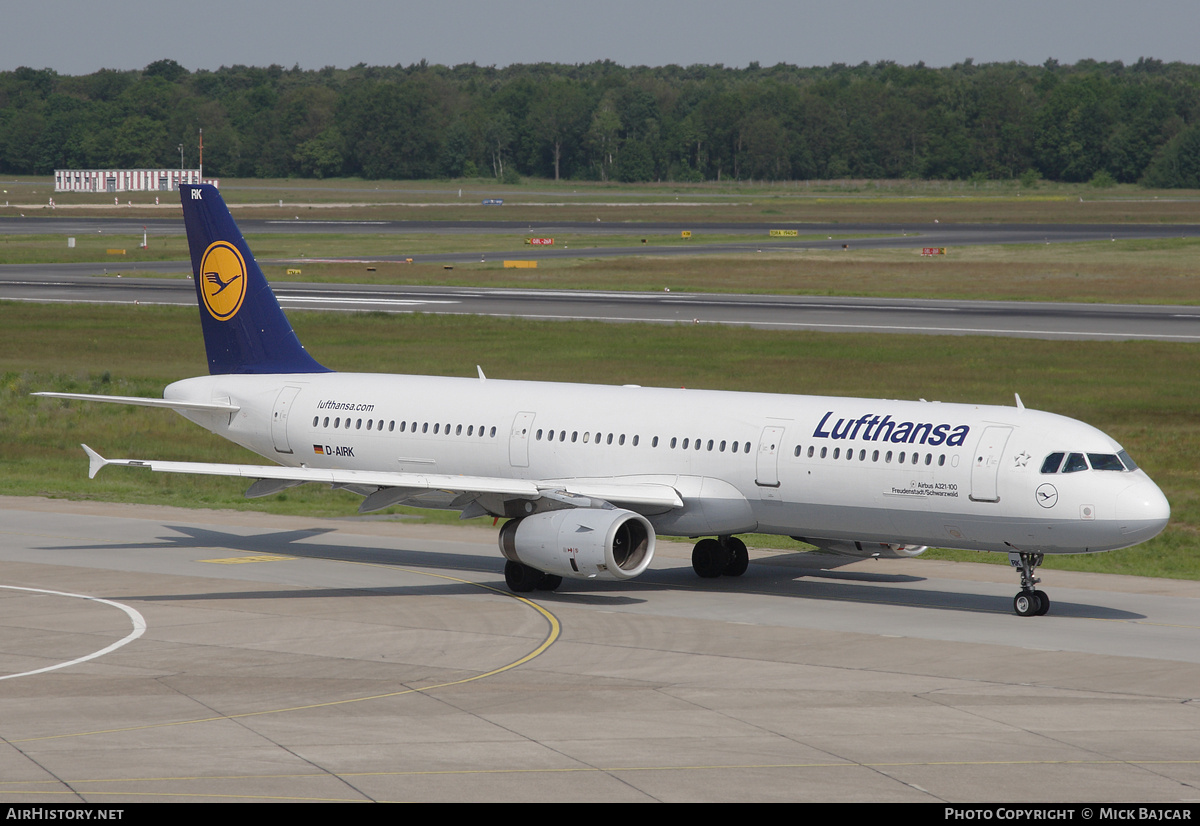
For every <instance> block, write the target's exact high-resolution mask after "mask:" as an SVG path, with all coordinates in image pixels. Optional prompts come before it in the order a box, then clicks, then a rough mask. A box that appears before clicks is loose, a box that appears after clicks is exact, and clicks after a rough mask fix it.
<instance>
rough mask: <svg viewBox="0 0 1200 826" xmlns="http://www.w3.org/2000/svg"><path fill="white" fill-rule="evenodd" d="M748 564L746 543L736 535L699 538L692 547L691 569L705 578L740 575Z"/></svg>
mask: <svg viewBox="0 0 1200 826" xmlns="http://www.w3.org/2000/svg"><path fill="white" fill-rule="evenodd" d="M749 565H750V554H749V552H748V551H747V550H746V543H745V542H743V541H742V540H740V539H738V538H737V537H736V536H722V537H719V538H717V539H701V540H700V541H699V542H697V543H696V546H695V547H694V548H692V570H694V571H695V572H696V574H697V575H698V576H702V577H704V578H705V579H713V578H715V577H719V576H741V575H742V574H744V573H746V568H747V567H748V566H749Z"/></svg>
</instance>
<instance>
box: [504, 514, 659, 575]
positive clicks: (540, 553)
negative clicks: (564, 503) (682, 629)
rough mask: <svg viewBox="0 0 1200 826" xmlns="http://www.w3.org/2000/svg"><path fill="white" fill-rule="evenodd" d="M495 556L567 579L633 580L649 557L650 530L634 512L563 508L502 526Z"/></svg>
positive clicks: (652, 546)
mask: <svg viewBox="0 0 1200 826" xmlns="http://www.w3.org/2000/svg"><path fill="white" fill-rule="evenodd" d="M500 553H502V554H504V557H505V559H508V560H511V561H512V562H520V563H522V564H523V565H528V566H529V567H531V568H536V569H537V570H539V571H544V572H545V573H548V574H557V575H558V576H564V577H568V578H570V579H633V578H634V577H635V576H637V575H638V574H640V573H642V572H643V571H645V570H646V568H647V567H649V565H650V560H651V559H652V558H653V557H654V529H653V528H652V527H651V526H650V522H649V520H647V519H646V517H644V516H642V515H641V514H638V513H634V512H633V511H627V510H620V509H612V510H610V509H596V508H568V509H566V510H557V511H550V512H548V513H537V514H534V515H532V516H526V517H524V518H523V519H514V520H512V521H510V522H506V523H505V524H504V527H503V528H501V529H500Z"/></svg>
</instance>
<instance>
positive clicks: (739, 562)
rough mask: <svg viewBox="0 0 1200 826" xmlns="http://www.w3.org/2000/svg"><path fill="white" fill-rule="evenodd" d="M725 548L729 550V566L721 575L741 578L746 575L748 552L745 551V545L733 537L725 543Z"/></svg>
mask: <svg viewBox="0 0 1200 826" xmlns="http://www.w3.org/2000/svg"><path fill="white" fill-rule="evenodd" d="M725 547H726V548H727V549H728V550H729V564H728V565H726V566H725V570H724V571H722V573H723V574H725V576H741V575H742V574H744V573H746V569H747V568H749V567H750V552H749V551H747V550H746V543H745V542H743V541H742V540H740V539H738V538H737V537H736V536H735V537H733V538H731V539H730V540H729V541H728V542H726V543H725Z"/></svg>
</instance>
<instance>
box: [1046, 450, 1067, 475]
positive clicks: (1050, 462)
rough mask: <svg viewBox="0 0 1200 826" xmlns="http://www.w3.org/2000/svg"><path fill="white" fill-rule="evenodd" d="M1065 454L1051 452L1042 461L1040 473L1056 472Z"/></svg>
mask: <svg viewBox="0 0 1200 826" xmlns="http://www.w3.org/2000/svg"><path fill="white" fill-rule="evenodd" d="M1066 455H1067V454H1065V453H1051V454H1050V455H1049V456H1047V457H1046V461H1044V462H1042V473H1058V469H1059V467H1060V466H1061V465H1062V460H1063V457H1064V456H1066Z"/></svg>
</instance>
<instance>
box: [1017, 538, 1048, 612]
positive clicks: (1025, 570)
mask: <svg viewBox="0 0 1200 826" xmlns="http://www.w3.org/2000/svg"><path fill="white" fill-rule="evenodd" d="M1042 558H1043V557H1042V555H1041V554H1040V553H1036V552H1033V551H1011V552H1009V554H1008V564H1009V565H1012V566H1013V567H1014V568H1016V569H1017V571H1018V572H1020V574H1021V593H1019V594H1017V595H1016V596H1015V597H1013V610H1014V611H1016V612H1017V616H1020V617H1040V616H1042V615H1043V614H1045V613H1046V612H1047V611H1049V610H1050V597H1048V596H1046V592H1045V591H1038V590H1036V588H1035V587H1034V586H1036V585H1037V584H1038V583H1039V582H1041V580H1040V579H1039V578H1038V577H1037V575H1036V574H1035V571H1037V568H1038V566H1039V565H1041V564H1042Z"/></svg>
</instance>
